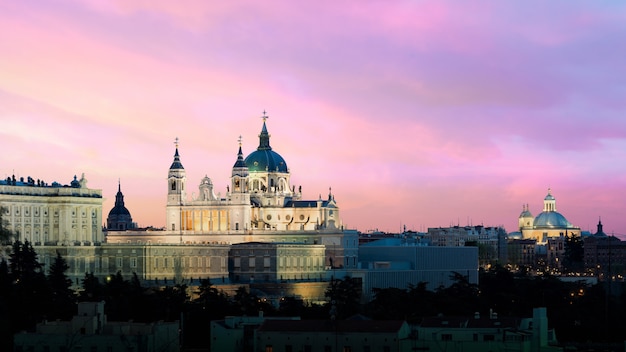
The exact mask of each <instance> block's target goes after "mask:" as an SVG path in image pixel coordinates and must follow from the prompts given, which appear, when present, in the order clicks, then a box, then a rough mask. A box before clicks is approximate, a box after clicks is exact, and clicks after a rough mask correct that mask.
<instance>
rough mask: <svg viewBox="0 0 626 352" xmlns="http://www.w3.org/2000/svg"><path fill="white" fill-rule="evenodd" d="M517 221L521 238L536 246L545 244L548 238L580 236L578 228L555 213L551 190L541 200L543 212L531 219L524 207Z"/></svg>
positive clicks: (531, 216)
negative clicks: (533, 241) (532, 240)
mask: <svg viewBox="0 0 626 352" xmlns="http://www.w3.org/2000/svg"><path fill="white" fill-rule="evenodd" d="M518 220H519V230H520V232H521V233H522V238H523V239H534V240H537V244H545V243H547V242H548V240H549V239H550V238H559V237H563V236H572V235H575V236H580V227H577V226H574V225H572V224H571V223H570V222H569V221H567V219H566V218H565V216H563V215H562V214H561V213H559V212H558V211H556V198H554V196H553V195H552V190H551V189H548V194H547V195H546V197H545V198H544V199H543V211H542V212H541V213H539V215H537V216H536V217H533V215H532V213H531V212H530V210H529V206H528V205H524V206H523V208H522V212H521V214H520V216H519V218H518Z"/></svg>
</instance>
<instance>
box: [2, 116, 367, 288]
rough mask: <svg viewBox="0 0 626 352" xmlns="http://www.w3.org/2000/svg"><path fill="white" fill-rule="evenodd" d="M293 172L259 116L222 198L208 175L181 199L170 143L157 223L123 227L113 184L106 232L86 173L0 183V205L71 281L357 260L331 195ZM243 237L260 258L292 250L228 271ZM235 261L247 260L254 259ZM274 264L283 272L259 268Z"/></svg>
mask: <svg viewBox="0 0 626 352" xmlns="http://www.w3.org/2000/svg"><path fill="white" fill-rule="evenodd" d="M290 176H291V174H290V170H289V168H288V167H287V163H286V162H285V160H284V159H283V157H282V156H281V155H280V154H278V153H277V152H275V151H274V150H272V148H271V146H270V135H269V133H268V131H267V126H266V118H265V116H264V119H263V125H262V129H261V133H260V135H259V146H258V148H257V149H256V150H255V151H253V152H252V153H250V154H249V155H248V156H247V157H245V158H244V155H243V152H242V147H241V143H240V145H239V150H238V153H237V157H236V161H235V163H234V165H233V167H232V173H231V180H230V185H229V187H228V191H227V193H226V195H225V197H218V196H216V195H215V192H214V190H213V183H212V181H211V179H210V178H209V177H204V178H203V179H202V180H200V184H199V185H198V190H199V192H198V196H197V197H194V198H192V199H189V198H188V197H187V193H186V191H187V177H186V171H185V168H184V167H183V164H182V161H181V157H180V154H179V148H178V143H177V144H176V149H175V152H174V158H173V161H172V164H171V165H170V167H169V169H168V173H167V183H166V184H165V186H166V187H167V190H168V195H167V201H166V204H165V216H166V221H167V222H166V228H165V230H163V231H160V230H138V229H129V228H130V227H131V226H134V224H133V223H132V217H131V215H130V212H129V211H128V210H127V209H126V208H125V207H124V203H123V194H122V192H121V187H118V193H117V195H116V204H115V207H114V208H113V209H112V210H111V212H110V213H109V217H108V219H107V220H108V222H109V224H107V225H108V226H107V227H110V229H109V231H105V233H104V234H103V231H102V224H103V219H102V191H101V190H93V189H88V188H87V186H86V183H87V181H86V179H85V178H84V176H83V177H82V178H81V180H76V177H75V178H74V180H73V181H72V182H71V183H70V185H65V186H64V185H61V184H58V183H56V182H55V183H54V184H53V185H51V186H49V185H47V184H45V183H44V182H43V181H39V180H38V181H37V182H35V181H34V180H33V179H31V178H30V177H29V178H28V180H27V181H24V180H20V181H17V180H15V178H12V179H10V178H9V179H7V180H4V181H0V207H2V209H3V217H2V219H3V220H6V223H7V227H8V228H9V229H10V230H12V231H14V232H15V233H16V234H17V235H18V239H20V240H21V241H25V240H28V241H29V242H31V243H32V244H33V247H34V248H35V250H36V251H37V253H38V254H39V257H40V262H42V263H43V264H44V265H45V267H46V268H49V264H50V263H51V261H52V260H53V259H54V257H55V256H56V253H57V252H58V253H61V255H62V256H64V257H65V258H66V260H67V263H68V265H69V266H70V269H69V270H68V273H67V274H68V275H69V276H70V278H72V279H73V281H74V282H75V284H76V285H79V284H80V280H81V279H82V278H84V276H85V273H94V275H96V276H98V277H101V278H104V277H106V276H108V275H110V274H114V273H116V272H118V271H119V272H121V273H122V274H123V275H126V276H129V275H132V274H133V273H135V274H137V276H138V277H139V278H140V279H141V280H144V281H147V282H155V283H163V282H168V280H170V281H169V282H170V283H171V282H181V281H185V280H187V281H188V282H189V281H190V280H197V279H204V278H209V279H219V280H221V282H227V280H229V279H230V280H232V281H236V280H235V279H236V278H237V279H244V278H245V279H246V280H250V278H256V282H259V281H262V280H267V281H276V280H280V281H285V280H304V279H305V278H315V279H316V280H320V279H321V280H325V279H326V276H329V277H330V275H331V273H330V272H331V270H330V269H351V268H356V267H357V254H358V234H357V232H356V231H344V230H343V228H342V223H341V219H340V217H339V207H338V206H337V202H336V201H335V197H334V196H333V194H332V193H331V192H330V191H329V193H328V197H326V198H324V199H322V197H320V198H318V199H313V200H304V199H302V192H301V189H300V188H298V189H297V190H296V188H295V187H294V186H292V185H291V183H290ZM120 230H122V231H120ZM241 243H250V244H249V245H247V246H246V248H247V250H249V251H251V252H254V253H256V254H255V255H258V256H259V259H258V261H259V262H263V263H265V259H261V258H265V257H266V256H267V255H270V257H272V258H275V257H276V256H275V255H274V254H266V253H265V251H266V248H274V249H272V252H275V251H276V250H275V248H289V250H282V249H281V251H280V253H281V254H280V256H279V257H280V258H279V259H278V262H277V264H276V263H274V265H270V266H265V264H263V265H262V266H260V267H258V268H257V269H254V270H256V271H258V272H255V273H253V274H245V273H242V272H238V273H237V274H236V275H232V274H231V272H230V271H232V270H233V269H234V270H235V271H239V270H241V269H242V268H243V265H242V266H241V267H235V266H234V263H236V260H235V258H230V259H229V256H232V253H231V252H233V251H231V247H232V245H234V244H241ZM268 244H271V245H270V246H269V247H268ZM255 246H256V247H258V248H257V249H255V248H254V247H255ZM238 248H242V247H238ZM268 250H269V249H268ZM236 252H237V253H239V250H238V251H236ZM240 260H241V259H240ZM229 262H230V263H231V265H230V266H231V268H229ZM241 262H242V263H248V264H249V263H250V258H249V257H247V258H246V261H245V262H244V261H241ZM288 263H289V264H288ZM291 263H293V264H291ZM303 267H306V268H310V270H308V269H307V270H308V271H309V272H307V273H305V275H296V274H294V275H290V274H285V273H289V272H293V271H294V270H295V271H298V270H300V269H302V268H303ZM271 270H274V271H276V270H279V271H280V272H278V273H276V272H275V273H270V272H265V271H271ZM259 279H261V280H259ZM253 280H254V279H253Z"/></svg>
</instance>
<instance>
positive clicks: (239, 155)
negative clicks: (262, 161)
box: [233, 136, 247, 167]
mask: <svg viewBox="0 0 626 352" xmlns="http://www.w3.org/2000/svg"><path fill="white" fill-rule="evenodd" d="M238 141H239V152H237V161H236V162H235V165H233V167H247V165H246V162H245V160H243V152H242V151H241V136H239V139H238Z"/></svg>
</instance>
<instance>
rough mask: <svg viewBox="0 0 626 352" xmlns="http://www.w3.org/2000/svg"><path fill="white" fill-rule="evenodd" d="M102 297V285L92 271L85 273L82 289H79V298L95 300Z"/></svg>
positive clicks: (85, 300) (89, 300)
mask: <svg viewBox="0 0 626 352" xmlns="http://www.w3.org/2000/svg"><path fill="white" fill-rule="evenodd" d="M103 299H104V286H102V284H101V283H100V281H99V280H98V278H97V277H95V276H94V275H93V273H85V278H84V279H83V289H82V291H80V294H79V300H80V301H82V302H97V301H102V300H103Z"/></svg>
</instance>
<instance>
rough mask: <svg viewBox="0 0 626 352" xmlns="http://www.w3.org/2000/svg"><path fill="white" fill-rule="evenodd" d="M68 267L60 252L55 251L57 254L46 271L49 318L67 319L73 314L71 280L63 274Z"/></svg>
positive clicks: (73, 298) (74, 300)
mask: <svg viewBox="0 0 626 352" xmlns="http://www.w3.org/2000/svg"><path fill="white" fill-rule="evenodd" d="M69 268H70V267H69V265H67V262H66V261H65V259H64V258H63V257H62V256H61V253H59V252H58V251H57V256H56V257H55V258H54V262H52V265H50V271H49V273H48V283H49V284H50V290H51V293H52V295H51V300H52V305H51V307H50V316H49V318H52V319H62V320H69V319H70V318H71V317H72V315H73V312H74V307H75V304H76V296H75V295H74V290H72V288H71V286H72V280H70V279H69V278H68V277H67V275H66V274H65V272H66V271H67V269H69Z"/></svg>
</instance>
